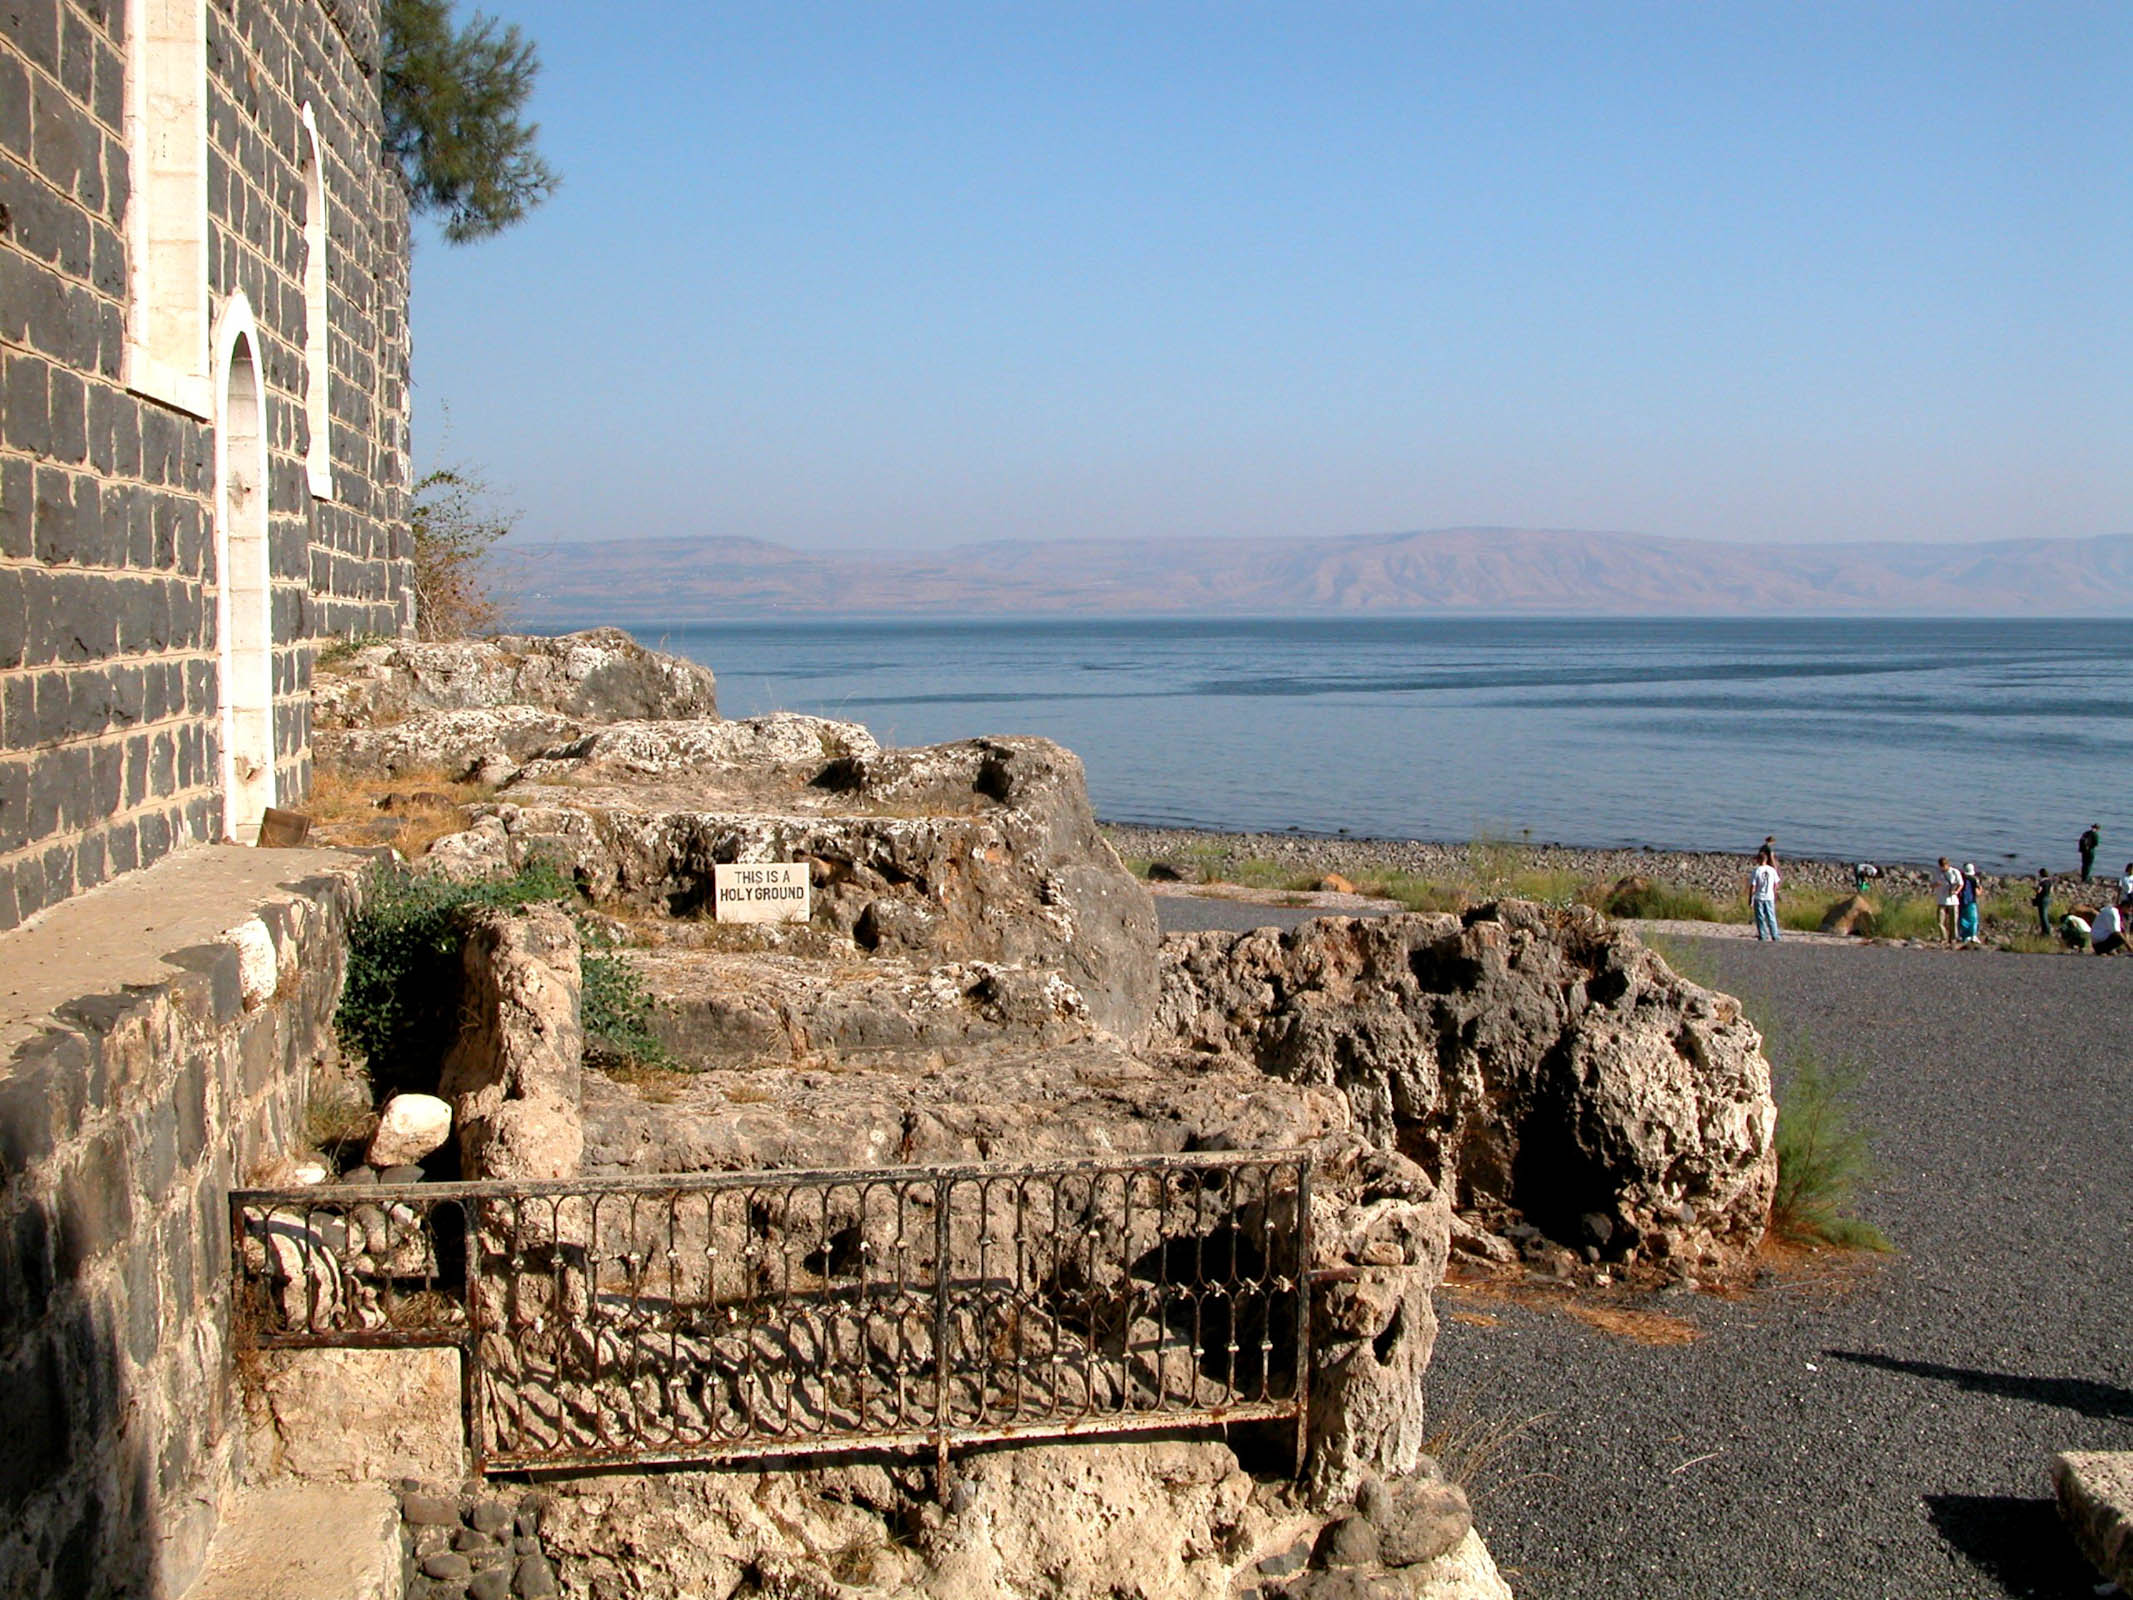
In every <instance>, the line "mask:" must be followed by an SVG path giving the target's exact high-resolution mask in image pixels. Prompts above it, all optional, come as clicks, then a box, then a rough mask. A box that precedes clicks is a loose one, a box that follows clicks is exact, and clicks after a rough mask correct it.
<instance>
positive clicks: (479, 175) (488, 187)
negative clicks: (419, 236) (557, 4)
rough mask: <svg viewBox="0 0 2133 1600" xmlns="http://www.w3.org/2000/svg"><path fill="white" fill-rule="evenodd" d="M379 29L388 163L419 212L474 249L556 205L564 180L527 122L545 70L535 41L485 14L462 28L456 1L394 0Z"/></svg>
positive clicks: (380, 96) (380, 90) (451, 239)
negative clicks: (552, 200)
mask: <svg viewBox="0 0 2133 1600" xmlns="http://www.w3.org/2000/svg"><path fill="white" fill-rule="evenodd" d="M379 21H380V23H381V28H382V33H383V36H384V46H385V48H384V60H383V62H382V67H381V71H380V72H379V75H378V99H379V102H380V104H381V105H382V106H383V108H384V112H385V153H386V154H387V155H388V156H390V157H391V158H392V160H393V161H394V163H395V164H396V165H397V166H398V167H399V169H400V176H401V178H402V180H403V181H404V182H405V183H406V185H407V192H408V199H409V203H410V204H411V205H412V206H413V207H414V208H415V210H417V211H423V212H431V213H435V214H438V215H441V216H442V217H443V219H444V236H445V238H446V240H448V241H449V242H450V243H452V244H465V243H467V242H468V241H470V240H474V239H484V238H487V237H488V236H489V235H491V234H493V233H500V232H501V231H503V230H504V229H505V228H508V227H510V226H511V225H512V224H513V223H515V222H517V221H519V220H520V219H521V218H523V217H524V216H525V215H526V213H527V212H529V211H531V210H532V209H533V208H534V207H535V206H537V205H539V204H540V203H541V202H542V201H543V200H545V199H547V198H548V196H549V195H550V194H551V193H552V192H553V191H554V189H555V186H556V183H557V178H556V175H555V173H554V172H553V171H552V170H550V168H549V166H548V163H547V162H545V161H543V160H542V159H541V156H540V152H539V151H538V150H536V149H535V148H534V141H535V139H536V137H537V136H538V135H539V133H540V125H539V124H538V123H529V122H527V121H525V120H524V112H525V108H526V101H527V99H528V97H529V96H530V95H531V94H532V93H533V83H534V79H535V78H537V77H538V76H539V75H540V70H541V64H540V58H539V57H538V56H537V55H536V54H535V53H534V48H533V44H532V41H531V40H529V39H527V38H526V37H525V36H524V35H522V34H521V33H520V32H519V31H518V29H517V28H516V27H515V26H513V25H511V24H509V23H499V22H497V20H496V19H495V18H493V17H489V16H484V15H483V14H482V13H481V12H478V11H477V12H475V13H474V16H473V19H472V20H471V21H469V22H468V23H467V25H466V26H465V27H463V28H461V27H455V26H453V23H452V6H451V0H386V3H385V7H384V10H383V12H382V13H381V15H380V18H379Z"/></svg>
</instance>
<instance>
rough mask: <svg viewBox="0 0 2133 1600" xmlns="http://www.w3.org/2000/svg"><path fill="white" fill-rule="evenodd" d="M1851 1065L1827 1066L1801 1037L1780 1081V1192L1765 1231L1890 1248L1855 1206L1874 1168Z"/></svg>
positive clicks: (1790, 1238) (1844, 1245) (1852, 1246)
mask: <svg viewBox="0 0 2133 1600" xmlns="http://www.w3.org/2000/svg"><path fill="white" fill-rule="evenodd" d="M1859 1078H1860V1074H1859V1071H1858V1069H1857V1068H1855V1067H1846V1066H1830V1065H1827V1064H1825V1063H1824V1062H1823V1061H1822V1059H1821V1058H1820V1057H1819V1056H1818V1055H1816V1054H1815V1052H1814V1050H1813V1049H1812V1048H1810V1047H1808V1046H1806V1045H1802V1046H1801V1047H1799V1048H1798V1049H1796V1050H1795V1051H1794V1052H1793V1056H1792V1064H1791V1068H1790V1070H1789V1071H1788V1072H1787V1073H1786V1074H1785V1075H1784V1078H1783V1081H1782V1082H1781V1083H1780V1084H1779V1086H1778V1097H1777V1098H1778V1122H1777V1157H1778V1181H1777V1195H1776V1197H1775V1198H1774V1199H1773V1200H1772V1201H1771V1205H1770V1231H1771V1232H1772V1233H1774V1234H1776V1235H1777V1236H1778V1237H1779V1238H1780V1239H1783V1240H1786V1241H1787V1242H1789V1243H1793V1244H1810V1245H1813V1244H1819V1245H1832V1246H1835V1247H1836V1248H1837V1249H1840V1250H1887V1249H1889V1248H1890V1245H1889V1241H1888V1236H1887V1235H1886V1234H1884V1233H1883V1232H1882V1231H1881V1230H1880V1229H1879V1228H1877V1227H1875V1226H1874V1225H1873V1224H1872V1223H1871V1222H1866V1221H1863V1220H1861V1219H1860V1218H1858V1217H1856V1216H1854V1215H1853V1214H1852V1206H1853V1204H1854V1202H1855V1201H1856V1200H1857V1198H1858V1194H1859V1189H1860V1186H1861V1185H1862V1184H1864V1183H1865V1182H1867V1180H1868V1179H1870V1178H1871V1177H1872V1176H1873V1175H1874V1160H1873V1152H1872V1142H1871V1136H1870V1134H1869V1133H1868V1131H1867V1129H1866V1128H1865V1127H1864V1126H1863V1125H1862V1124H1861V1122H1860V1121H1859V1116H1858V1112H1857V1110H1856V1096H1857V1092H1858V1087H1859Z"/></svg>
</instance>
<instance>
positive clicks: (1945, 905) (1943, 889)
mask: <svg viewBox="0 0 2133 1600" xmlns="http://www.w3.org/2000/svg"><path fill="white" fill-rule="evenodd" d="M1962 903H1963V875H1962V874H1961V873H1960V872H1957V871H1956V870H1955V868H1953V867H1951V866H1949V865H1948V858H1947V857H1946V856H1942V857H1941V858H1940V936H1941V938H1943V939H1944V940H1946V941H1947V942H1948V943H1949V944H1953V943H1955V914H1956V909H1957V907H1959V906H1961V905H1962Z"/></svg>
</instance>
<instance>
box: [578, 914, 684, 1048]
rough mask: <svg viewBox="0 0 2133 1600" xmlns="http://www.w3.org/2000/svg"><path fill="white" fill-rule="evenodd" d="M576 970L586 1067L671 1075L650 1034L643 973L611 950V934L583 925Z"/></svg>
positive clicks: (651, 1004)
mask: <svg viewBox="0 0 2133 1600" xmlns="http://www.w3.org/2000/svg"><path fill="white" fill-rule="evenodd" d="M578 938H579V940H580V943H581V946H582V952H583V953H582V954H581V955H580V957H579V965H578V970H579V973H580V975H581V981H582V984H583V989H584V993H583V998H582V1001H581V1010H580V1012H579V1016H580V1019H581V1020H582V1022H583V1024H584V1028H585V1064H586V1065H587V1066H589V1067H599V1068H602V1069H603V1070H614V1069H616V1068H630V1067H640V1068H649V1069H653V1070H658V1071H672V1070H674V1069H676V1068H677V1067H678V1066H679V1065H680V1063H678V1062H677V1061H675V1059H674V1058H673V1056H672V1055H670V1054H669V1053H668V1051H667V1047H666V1045H665V1044H664V1043H662V1042H661V1041H660V1038H659V1035H658V1034H657V1033H655V1032H653V1031H652V1016H653V1013H654V1012H655V1011H656V1010H657V1008H658V1002H657V1001H655V1000H654V999H653V998H652V994H651V991H650V990H648V989H647V988H645V986H644V975H643V974H642V973H640V972H639V971H638V970H637V969H636V968H635V967H633V966H631V965H630V961H629V957H627V956H625V955H623V954H622V953H621V952H620V951H618V950H617V949H616V948H615V944H614V936H613V935H612V934H610V933H607V932H604V931H602V930H599V929H596V928H594V927H592V926H590V925H588V924H586V923H584V922H580V923H579V924H578Z"/></svg>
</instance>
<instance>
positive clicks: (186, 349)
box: [126, 0, 215, 417]
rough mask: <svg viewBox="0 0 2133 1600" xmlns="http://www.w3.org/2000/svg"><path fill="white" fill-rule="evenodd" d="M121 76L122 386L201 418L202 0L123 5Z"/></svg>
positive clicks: (204, 411)
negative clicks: (125, 183) (129, 186)
mask: <svg viewBox="0 0 2133 1600" xmlns="http://www.w3.org/2000/svg"><path fill="white" fill-rule="evenodd" d="M126 68H127V70H126V148H127V152H128V159H129V164H130V167H131V170H132V180H133V191H132V198H131V200H130V201H129V202H128V203H127V208H126V289H127V302H128V303H127V317H126V382H127V384H128V386H129V387H131V388H133V389H135V390H137V391H138V392H140V393H142V394H145V395H149V396H151V397H152V398H154V399H157V400H161V401H163V402H164V403H165V404H166V405H173V406H177V407H179V408H180V409H182V410H185V411H190V412H191V413H192V414H193V415H195V416H199V417H205V416H208V415H209V414H210V413H211V412H212V411H213V409H214V401H215V394H214V385H213V382H212V380H211V379H210V377H209V375H208V348H207V345H208V310H207V0H127V4H126Z"/></svg>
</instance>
